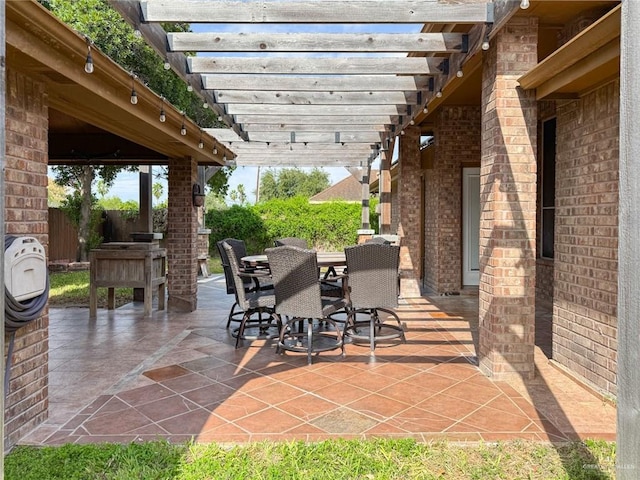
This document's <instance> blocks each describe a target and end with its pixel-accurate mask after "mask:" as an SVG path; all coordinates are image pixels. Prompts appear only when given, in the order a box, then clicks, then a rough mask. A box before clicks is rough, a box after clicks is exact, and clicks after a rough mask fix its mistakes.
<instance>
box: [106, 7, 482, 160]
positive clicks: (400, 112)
mask: <svg viewBox="0 0 640 480" xmlns="http://www.w3.org/2000/svg"><path fill="white" fill-rule="evenodd" d="M111 3H112V5H113V6H114V7H115V8H116V9H117V10H118V11H120V12H121V13H122V14H123V15H124V16H125V18H126V19H127V20H128V21H129V22H130V23H131V24H132V25H133V26H134V28H136V29H138V30H140V32H141V33H142V34H143V35H144V36H145V37H146V38H147V39H148V41H149V43H150V44H151V45H153V46H154V48H156V50H158V52H159V53H160V54H161V55H163V56H164V57H165V58H167V60H168V61H169V62H170V64H171V66H172V68H173V69H174V70H175V71H176V72H177V73H178V74H179V75H181V76H183V78H185V80H186V81H189V82H190V83H191V85H192V86H193V87H194V89H195V90H196V91H197V92H199V93H200V94H201V95H202V97H203V99H205V100H206V101H207V103H209V104H210V105H211V106H212V107H213V108H214V109H215V111H216V113H218V114H219V116H220V118H221V120H223V121H224V122H225V123H227V125H229V126H230V127H231V129H232V130H233V132H234V133H233V137H234V138H233V139H229V140H228V141H229V142H231V143H230V144H229V148H231V149H232V150H233V151H234V152H236V153H238V158H237V163H238V164H248V163H247V162H255V163H251V164H253V165H263V164H264V163H263V161H270V162H276V156H277V155H280V160H277V164H278V165H282V162H284V161H289V162H291V164H290V165H293V166H300V165H302V164H303V163H306V162H314V164H315V165H320V164H332V165H333V164H343V165H347V166H358V165H360V164H361V162H362V161H364V162H368V161H370V160H371V159H372V158H371V157H372V155H374V156H375V154H377V152H378V150H379V149H380V148H381V145H382V144H384V143H387V139H388V138H392V137H394V136H395V135H397V134H399V133H400V132H401V131H402V129H403V128H406V127H407V126H408V125H409V124H410V123H411V124H413V123H414V122H415V121H416V119H417V118H418V117H419V116H420V115H423V114H424V112H426V108H427V106H428V105H429V102H430V101H432V100H433V99H435V97H436V94H437V93H438V90H439V89H440V88H442V86H443V85H444V84H445V83H446V82H447V80H448V78H449V77H450V71H449V70H450V66H451V67H455V68H459V67H460V66H461V65H462V63H463V62H464V60H465V59H466V58H467V56H469V55H471V53H472V52H474V51H477V50H478V49H479V43H480V42H479V41H478V39H479V38H480V34H479V32H480V31H482V32H484V29H485V25H486V24H487V23H490V22H492V21H493V3H491V2H483V1H477V0H473V1H469V2H461V1H459V0H456V1H445V0H395V1H393V2H389V1H386V0H351V1H344V0H300V1H298V0H294V1H277V0H275V1H269V2H264V1H258V0H248V1H232V0H217V1H215V5H214V4H213V3H214V2H211V1H207V0H147V1H136V0H129V1H112V2H111ZM162 22H186V23H190V24H198V27H197V28H196V30H197V31H195V32H177V33H168V34H167V33H165V32H164V31H163V30H162V29H161V27H160V24H161V23H162ZM202 24H212V26H211V29H210V31H203V30H205V29H204V28H203V27H202ZM408 25H415V27H414V30H415V31H411V27H409V26H408ZM429 25H440V26H443V25H446V26H447V28H441V29H440V30H441V31H437V30H438V29H437V28H428V26H429ZM318 26H319V27H318ZM455 26H458V27H459V28H454V27H455ZM382 27H384V28H382ZM187 52H195V53H196V55H195V56H186V55H185V53H187ZM453 76H454V77H455V72H454V75H453ZM207 132H208V133H211V134H212V135H214V136H216V138H218V139H220V140H221V141H225V139H226V136H225V135H224V134H223V133H222V132H221V131H220V130H216V131H215V132H213V131H212V130H210V129H207ZM301 146H304V147H305V148H304V149H302V147H301ZM336 146H340V147H343V148H335V147H336ZM372 146H373V149H372ZM276 147H277V148H276ZM344 147H347V148H344ZM309 152H311V153H309ZM358 156H359V157H358ZM354 157H358V158H360V162H358V161H357V160H355V159H354ZM274 164H275V163H274Z"/></svg>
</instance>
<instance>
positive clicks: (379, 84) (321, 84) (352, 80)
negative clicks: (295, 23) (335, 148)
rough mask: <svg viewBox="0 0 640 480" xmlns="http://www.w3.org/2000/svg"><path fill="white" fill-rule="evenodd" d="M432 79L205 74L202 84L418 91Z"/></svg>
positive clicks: (267, 88) (266, 88)
mask: <svg viewBox="0 0 640 480" xmlns="http://www.w3.org/2000/svg"><path fill="white" fill-rule="evenodd" d="M429 78H430V77H429V76H424V75H417V76H397V75H367V76H365V75H363V76H358V77H348V76H340V75H338V76H329V75H326V76H302V77H287V76H278V75H251V76H249V75H233V74H216V75H212V74H209V75H202V85H203V87H204V88H205V89H208V90H252V91H261V90H264V91H278V90H283V91H314V92H324V91H334V90H335V91H342V92H345V91H349V92H362V91H368V92H369V91H371V92H373V91H414V90H425V89H427V87H428V86H429Z"/></svg>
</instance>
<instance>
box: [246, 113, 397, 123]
mask: <svg viewBox="0 0 640 480" xmlns="http://www.w3.org/2000/svg"><path fill="white" fill-rule="evenodd" d="M234 117H235V121H236V122H237V123H241V124H246V123H256V124H257V123H263V124H272V125H280V124H282V125H286V124H294V123H295V124H297V125H298V124H299V125H304V124H307V125H340V124H345V123H346V124H352V125H372V124H376V125H378V124H385V125H386V124H393V123H395V119H394V118H393V117H392V116H391V115H368V116H364V115H333V116H322V117H317V116H313V115H282V116H277V115H234Z"/></svg>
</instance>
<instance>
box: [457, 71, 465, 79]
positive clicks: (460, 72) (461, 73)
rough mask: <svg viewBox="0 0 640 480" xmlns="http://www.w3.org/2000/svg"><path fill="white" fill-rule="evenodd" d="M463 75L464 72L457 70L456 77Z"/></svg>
mask: <svg viewBox="0 0 640 480" xmlns="http://www.w3.org/2000/svg"><path fill="white" fill-rule="evenodd" d="M463 76H464V72H463V71H462V70H458V71H457V72H456V77H458V78H462V77H463Z"/></svg>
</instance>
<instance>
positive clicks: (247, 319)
mask: <svg viewBox="0 0 640 480" xmlns="http://www.w3.org/2000/svg"><path fill="white" fill-rule="evenodd" d="M222 248H223V250H224V252H225V254H226V256H227V258H228V260H229V269H230V270H231V274H232V279H233V282H234V285H233V286H234V294H235V298H236V305H237V306H238V307H239V308H240V309H241V311H242V318H241V319H240V325H239V326H238V328H237V329H236V331H235V337H236V348H238V346H239V342H240V340H241V339H244V338H245V335H244V334H245V329H246V328H247V324H250V325H252V326H257V327H258V328H259V330H260V334H261V335H265V336H266V332H267V331H268V329H269V328H271V327H274V326H276V327H277V328H278V331H280V327H281V322H280V317H279V316H278V315H277V314H276V313H275V308H274V307H275V303H276V297H275V295H274V291H273V290H271V291H268V290H261V289H260V288H254V289H247V288H246V284H245V281H246V279H249V280H251V281H253V280H254V279H258V280H259V279H260V277H264V273H256V272H247V271H242V270H240V263H239V262H238V260H239V259H238V258H237V257H236V254H235V252H234V250H233V247H232V246H231V245H230V244H229V243H227V242H225V241H224V240H223V241H222ZM265 315H266V317H265ZM256 316H257V317H256ZM253 317H255V318H253ZM273 320H275V321H276V324H275V325H274V324H273Z"/></svg>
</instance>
